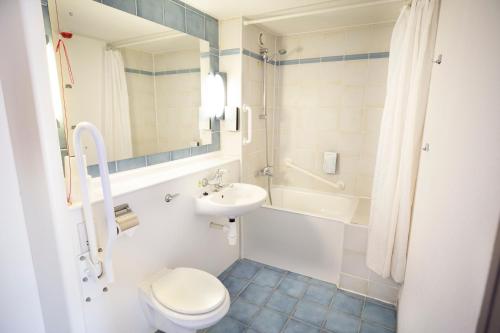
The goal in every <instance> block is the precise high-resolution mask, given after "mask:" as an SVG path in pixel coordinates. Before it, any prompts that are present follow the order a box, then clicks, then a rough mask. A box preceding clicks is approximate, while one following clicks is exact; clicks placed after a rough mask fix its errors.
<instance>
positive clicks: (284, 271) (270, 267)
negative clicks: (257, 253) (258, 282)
mask: <svg viewBox="0 0 500 333" xmlns="http://www.w3.org/2000/svg"><path fill="white" fill-rule="evenodd" d="M264 267H265V268H267V269H270V270H272V271H275V272H278V273H281V274H284V273H286V270H284V269H282V268H278V267H274V266H270V265H264Z"/></svg>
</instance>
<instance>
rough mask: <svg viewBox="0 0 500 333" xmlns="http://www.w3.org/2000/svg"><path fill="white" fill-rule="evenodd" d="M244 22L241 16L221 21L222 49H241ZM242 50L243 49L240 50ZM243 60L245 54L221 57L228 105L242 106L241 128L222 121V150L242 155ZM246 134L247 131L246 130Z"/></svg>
mask: <svg viewBox="0 0 500 333" xmlns="http://www.w3.org/2000/svg"><path fill="white" fill-rule="evenodd" d="M242 29H243V22H242V19H241V18H237V19H231V20H226V21H219V41H220V49H221V50H229V49H241V47H242ZM240 51H241V50H240ZM242 61H243V54H242V53H241V52H240V53H239V54H232V55H225V56H220V57H219V70H220V71H221V72H224V73H226V74H227V105H228V106H230V107H238V108H240V130H239V131H237V132H235V131H229V130H227V129H226V128H225V121H221V150H222V152H223V153H224V154H225V155H230V156H235V157H241V154H242V135H243V129H241V126H243V124H246V119H245V120H243V119H242V118H241V117H243V116H244V115H243V114H242V113H241V107H242V98H241V96H242V77H243V73H242ZM245 135H246V132H245Z"/></svg>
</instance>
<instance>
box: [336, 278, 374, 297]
mask: <svg viewBox="0 0 500 333" xmlns="http://www.w3.org/2000/svg"><path fill="white" fill-rule="evenodd" d="M339 285H340V288H341V289H345V290H348V291H352V292H355V293H358V294H362V295H366V294H367V292H368V281H367V280H365V279H361V278H358V277H355V276H351V275H346V274H342V273H340V283H339Z"/></svg>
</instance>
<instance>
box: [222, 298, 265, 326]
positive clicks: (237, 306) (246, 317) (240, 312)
mask: <svg viewBox="0 0 500 333" xmlns="http://www.w3.org/2000/svg"><path fill="white" fill-rule="evenodd" d="M259 310H260V308H259V307H258V306H257V305H255V304H250V303H248V302H245V301H244V300H242V299H241V298H238V299H237V300H236V301H235V302H234V303H233V304H231V307H230V308H229V316H230V317H231V318H234V319H237V320H239V321H241V322H242V323H244V324H247V325H249V324H250V323H251V322H252V319H253V317H254V316H255V315H256V314H257V312H259Z"/></svg>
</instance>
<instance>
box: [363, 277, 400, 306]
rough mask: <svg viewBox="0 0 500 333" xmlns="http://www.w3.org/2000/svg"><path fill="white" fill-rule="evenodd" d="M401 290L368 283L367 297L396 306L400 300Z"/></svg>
mask: <svg viewBox="0 0 500 333" xmlns="http://www.w3.org/2000/svg"><path fill="white" fill-rule="evenodd" d="M398 294H399V289H398V288H393V287H390V286H387V285H385V284H380V283H375V282H368V293H367V296H369V297H373V298H376V299H379V300H382V301H385V302H388V303H392V304H396V303H397V300H398Z"/></svg>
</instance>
